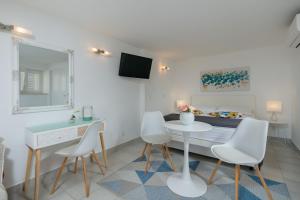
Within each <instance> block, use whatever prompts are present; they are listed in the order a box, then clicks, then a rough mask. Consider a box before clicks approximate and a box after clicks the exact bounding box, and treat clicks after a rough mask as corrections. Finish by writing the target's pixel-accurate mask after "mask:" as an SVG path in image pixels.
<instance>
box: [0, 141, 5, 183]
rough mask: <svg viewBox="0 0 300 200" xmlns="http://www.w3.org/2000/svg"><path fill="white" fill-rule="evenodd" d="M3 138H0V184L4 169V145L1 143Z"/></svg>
mask: <svg viewBox="0 0 300 200" xmlns="http://www.w3.org/2000/svg"><path fill="white" fill-rule="evenodd" d="M2 141H3V140H1V138H0V184H1V183H2V178H3V176H2V175H3V170H4V152H5V146H4V144H3V143H2Z"/></svg>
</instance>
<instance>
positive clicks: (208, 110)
mask: <svg viewBox="0 0 300 200" xmlns="http://www.w3.org/2000/svg"><path fill="white" fill-rule="evenodd" d="M194 107H195V108H196V109H197V110H200V111H201V112H203V113H204V114H208V113H211V112H216V111H217V107H216V106H194Z"/></svg>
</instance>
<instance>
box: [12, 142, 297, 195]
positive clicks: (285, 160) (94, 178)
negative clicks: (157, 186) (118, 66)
mask: <svg viewBox="0 0 300 200" xmlns="http://www.w3.org/2000/svg"><path fill="white" fill-rule="evenodd" d="M143 145H144V144H143V143H142V142H141V141H135V142H131V143H129V144H127V145H124V146H122V147H120V148H119V149H117V150H116V151H114V152H113V153H111V154H110V155H109V157H108V159H109V163H108V169H107V172H106V175H105V176H103V175H101V174H100V171H99V168H98V167H97V165H95V164H89V166H88V171H89V172H88V173H89V180H90V187H91V194H90V197H89V198H88V199H90V200H94V199H101V200H120V198H119V197H117V196H116V195H114V194H113V193H111V192H110V191H108V190H106V189H105V188H103V187H101V186H99V185H98V184H96V183H97V182H99V181H100V180H102V179H104V178H105V177H107V176H110V175H111V174H112V173H114V172H116V171H117V170H118V169H120V168H122V167H124V166H125V165H127V164H128V163H130V162H131V161H133V160H134V159H136V158H137V157H138V156H139V151H140V150H141V149H142V148H143ZM173 153H174V154H179V155H181V154H182V152H181V151H173ZM192 156H193V158H195V159H199V160H205V161H208V162H211V164H213V165H214V164H215V162H216V160H215V159H212V158H207V157H204V156H199V155H192ZM176 157H177V158H178V156H176ZM179 158H180V157H179ZM299 166H300V153H299V151H298V150H297V149H296V148H295V147H294V146H293V145H291V144H286V143H284V142H283V141H281V140H278V139H273V138H272V139H269V142H268V146H267V152H266V157H265V161H264V165H263V167H262V173H263V175H264V177H266V178H270V179H273V180H278V181H280V182H285V183H286V184H287V186H288V189H289V192H290V194H291V196H292V199H293V200H299V199H300V168H299ZM72 167H73V165H70V166H69V167H68V170H66V172H65V173H64V174H63V176H62V178H61V181H60V184H59V187H58V190H57V191H56V192H55V194H54V195H49V191H50V188H51V186H52V184H53V182H54V177H55V172H51V173H48V174H46V175H45V176H44V177H43V178H42V184H41V191H40V192H41V195H40V199H42V200H44V199H51V200H81V199H86V198H85V193H84V188H83V184H82V173H81V170H79V171H78V172H79V173H77V174H76V175H75V174H73V173H72V172H71V171H72ZM242 170H247V172H249V170H248V168H243V169H242ZM8 194H9V199H12V200H24V199H32V196H33V181H31V183H30V189H29V192H28V194H26V195H25V194H24V193H23V192H22V190H21V187H20V186H17V187H13V188H10V189H9V190H8Z"/></svg>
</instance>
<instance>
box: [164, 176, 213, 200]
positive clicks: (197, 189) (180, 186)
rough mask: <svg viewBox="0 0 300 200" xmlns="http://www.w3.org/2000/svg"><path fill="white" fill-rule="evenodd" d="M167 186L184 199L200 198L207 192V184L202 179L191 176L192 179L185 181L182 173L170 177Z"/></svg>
mask: <svg viewBox="0 0 300 200" xmlns="http://www.w3.org/2000/svg"><path fill="white" fill-rule="evenodd" d="M167 185H168V187H169V188H170V190H172V191H173V192H174V193H176V194H178V195H180V196H183V197H199V196H202V195H203V194H205V192H206V190H207V186H206V183H205V182H204V181H203V180H202V179H201V178H200V177H198V176H195V175H191V178H190V179H189V178H188V179H184V178H183V176H182V173H177V174H174V175H172V176H170V177H169V178H168V180H167Z"/></svg>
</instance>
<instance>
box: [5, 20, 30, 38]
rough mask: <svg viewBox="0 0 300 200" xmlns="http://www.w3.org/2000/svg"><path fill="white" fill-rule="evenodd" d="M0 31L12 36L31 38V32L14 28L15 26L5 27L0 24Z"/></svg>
mask: <svg viewBox="0 0 300 200" xmlns="http://www.w3.org/2000/svg"><path fill="white" fill-rule="evenodd" d="M0 31H2V32H8V33H12V34H14V35H20V36H26V37H31V36H32V32H31V31H30V30H28V29H25V28H23V27H20V26H15V25H6V24H3V23H1V22H0Z"/></svg>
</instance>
